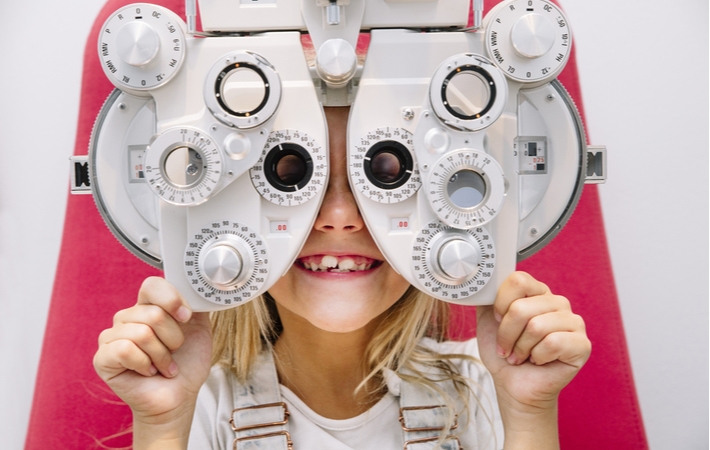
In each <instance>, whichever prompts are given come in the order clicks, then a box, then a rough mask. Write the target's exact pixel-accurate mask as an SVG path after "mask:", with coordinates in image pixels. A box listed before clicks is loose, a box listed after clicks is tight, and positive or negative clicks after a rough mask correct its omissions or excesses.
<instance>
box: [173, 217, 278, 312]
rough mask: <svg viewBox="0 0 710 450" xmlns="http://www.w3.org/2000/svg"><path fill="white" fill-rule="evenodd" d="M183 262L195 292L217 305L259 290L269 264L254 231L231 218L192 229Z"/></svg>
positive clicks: (234, 302)
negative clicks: (199, 228)
mask: <svg viewBox="0 0 710 450" xmlns="http://www.w3.org/2000/svg"><path fill="white" fill-rule="evenodd" d="M184 262H185V275H186V276H187V278H188V280H189V281H190V285H191V286H192V287H193V289H194V290H195V292H197V293H198V294H199V295H200V296H201V297H202V298H204V299H205V300H207V301H210V302H213V303H217V304H220V305H237V304H239V303H243V302H245V301H248V300H251V299H252V298H254V297H255V296H257V295H259V294H261V289H262V287H263V285H264V283H265V281H266V275H267V274H268V265H269V261H268V258H267V253H266V247H265V246H264V243H263V241H262V240H261V239H259V238H258V235H257V234H256V233H255V232H254V231H253V230H251V229H250V228H249V227H247V226H245V225H242V224H239V223H237V222H231V221H221V222H218V223H213V224H211V225H210V226H208V227H205V228H202V229H201V230H200V232H198V233H195V234H194V235H193V236H192V237H191V239H190V240H189V242H188V243H187V247H186V249H185V260H184Z"/></svg>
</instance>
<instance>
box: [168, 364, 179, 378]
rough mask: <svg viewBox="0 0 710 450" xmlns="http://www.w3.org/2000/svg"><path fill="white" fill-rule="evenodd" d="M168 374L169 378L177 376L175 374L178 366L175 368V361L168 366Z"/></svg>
mask: <svg viewBox="0 0 710 450" xmlns="http://www.w3.org/2000/svg"><path fill="white" fill-rule="evenodd" d="M168 373H170V376H171V377H174V376H175V375H177V373H178V366H177V364H176V363H175V361H173V362H172V363H171V364H170V366H168Z"/></svg>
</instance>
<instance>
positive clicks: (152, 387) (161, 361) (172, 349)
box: [94, 277, 212, 448]
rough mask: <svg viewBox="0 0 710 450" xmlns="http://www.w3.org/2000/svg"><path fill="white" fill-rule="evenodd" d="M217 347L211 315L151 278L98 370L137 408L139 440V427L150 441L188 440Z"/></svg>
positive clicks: (122, 318)
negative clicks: (213, 348) (193, 308)
mask: <svg viewBox="0 0 710 450" xmlns="http://www.w3.org/2000/svg"><path fill="white" fill-rule="evenodd" d="M211 351H212V337H211V326H210V321H209V315H208V314H207V313H192V311H191V310H190V307H189V305H188V304H187V302H186V301H185V300H184V299H183V298H182V297H181V296H180V294H179V293H178V292H177V290H176V289H175V288H174V287H173V286H172V285H170V284H169V283H168V282H167V281H165V280H164V279H162V278H155V277H151V278H148V279H146V280H145V281H144V282H143V285H142V286H141V289H140V291H139V293H138V302H137V303H136V305H135V306H133V307H131V308H128V309H124V310H122V311H119V312H118V313H116V315H115V316H114V321H113V327H111V328H109V329H107V330H104V331H103V332H102V333H101V335H100V336H99V349H98V351H97V352H96V355H95V356H94V368H95V369H96V372H97V373H98V374H99V376H100V377H101V378H102V379H103V380H104V381H105V382H106V383H107V384H108V385H109V387H110V388H111V389H112V390H113V391H114V392H115V393H116V394H117V395H118V396H119V397H120V398H121V399H122V400H123V401H124V402H126V404H128V406H130V408H131V410H132V411H133V423H134V444H135V443H136V442H137V439H138V438H139V433H138V431H139V429H140V430H141V433H142V434H141V436H142V437H145V438H148V439H147V441H153V442H155V441H156V440H158V441H159V440H165V441H168V440H175V439H177V440H179V441H182V440H183V439H186V438H187V435H188V433H189V429H190V423H191V421H192V414H193V412H194V406H195V403H196V400H197V393H198V391H199V389H200V387H201V386H202V384H203V383H204V382H205V380H206V379H207V376H208V375H209V370H210V359H211ZM141 426H147V427H148V428H146V429H141ZM145 430H148V431H147V432H144V431H145ZM153 432H155V433H153ZM151 435H152V436H151ZM138 447H140V445H138V446H136V448H138Z"/></svg>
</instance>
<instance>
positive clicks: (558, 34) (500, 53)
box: [486, 0, 572, 83]
mask: <svg viewBox="0 0 710 450" xmlns="http://www.w3.org/2000/svg"><path fill="white" fill-rule="evenodd" d="M486 47H487V50H488V54H489V55H490V56H491V58H492V59H493V62H495V64H496V65H497V66H498V67H500V69H501V70H502V71H503V72H504V73H505V74H506V75H507V76H508V77H509V78H511V79H513V80H516V81H520V82H523V83H526V82H529V83H533V82H541V81H549V80H552V79H554V78H555V77H556V76H557V75H558V74H559V73H560V71H562V69H563V68H564V66H565V64H566V63H567V60H568V59H569V56H570V49H571V48H572V32H571V31H570V28H569V23H568V22H567V18H566V17H565V15H564V13H563V12H562V10H560V9H559V8H558V7H557V6H556V5H555V4H554V3H552V2H549V1H546V0H516V1H512V2H507V3H505V5H502V4H501V6H500V7H498V8H496V9H494V10H493V11H491V14H490V19H489V22H488V26H487V29H486Z"/></svg>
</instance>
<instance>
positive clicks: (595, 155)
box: [584, 145, 606, 184]
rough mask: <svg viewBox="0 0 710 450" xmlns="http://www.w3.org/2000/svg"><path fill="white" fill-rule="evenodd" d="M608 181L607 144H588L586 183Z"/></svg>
mask: <svg viewBox="0 0 710 450" xmlns="http://www.w3.org/2000/svg"><path fill="white" fill-rule="evenodd" d="M605 182H606V146H604V145H589V146H587V176H586V177H585V179H584V183H585V184H602V183H605Z"/></svg>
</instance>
